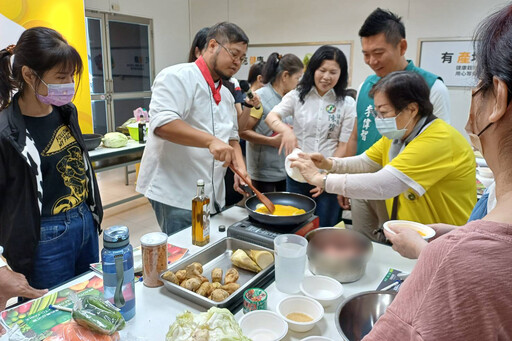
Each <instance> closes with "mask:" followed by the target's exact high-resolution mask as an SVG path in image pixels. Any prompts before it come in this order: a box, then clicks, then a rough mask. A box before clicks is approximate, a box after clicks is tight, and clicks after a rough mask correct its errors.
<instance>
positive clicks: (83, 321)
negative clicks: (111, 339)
mask: <svg viewBox="0 0 512 341" xmlns="http://www.w3.org/2000/svg"><path fill="white" fill-rule="evenodd" d="M72 316H73V319H74V320H75V321H76V323H78V324H79V325H81V326H83V327H86V328H88V329H90V330H92V331H95V332H98V333H100V334H106V335H112V334H114V333H115V332H116V331H118V330H121V329H123V328H124V326H125V323H126V322H125V320H124V318H123V316H122V315H121V313H120V312H119V311H118V310H117V309H116V308H115V307H114V306H113V305H112V304H110V303H109V302H106V301H104V300H103V299H102V298H99V297H96V296H84V297H81V298H80V299H79V300H78V301H77V302H76V303H75V306H74V308H73V313H72Z"/></svg>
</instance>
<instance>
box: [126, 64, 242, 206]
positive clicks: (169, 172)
mask: <svg viewBox="0 0 512 341" xmlns="http://www.w3.org/2000/svg"><path fill="white" fill-rule="evenodd" d="M152 91H153V94H152V96H151V102H150V105H149V113H150V117H151V119H150V122H149V136H148V141H147V143H146V147H145V150H144V155H143V156H142V161H141V167H140V171H139V177H138V179H137V188H136V190H137V191H138V192H140V193H142V194H144V195H145V196H146V197H148V198H149V199H152V200H155V201H158V202H161V203H164V204H166V205H170V206H174V207H178V208H182V209H188V210H190V209H192V204H191V203H192V198H193V197H194V196H195V195H196V183H197V180H198V179H203V180H204V181H205V194H206V195H208V196H209V198H210V202H211V203H212V204H211V205H210V210H211V211H212V212H215V208H214V205H213V202H214V201H217V202H218V203H219V204H220V206H221V207H222V206H224V203H225V190H224V175H225V173H226V168H224V167H222V165H223V162H219V161H216V160H215V159H214V158H213V155H212V154H211V153H210V152H209V150H208V149H207V148H197V147H189V146H184V145H180V144H176V143H173V142H170V141H167V140H164V139H162V138H160V137H158V136H156V135H155V134H154V130H155V128H157V127H161V126H163V125H165V124H167V123H170V122H172V121H174V120H183V121H184V122H186V123H187V124H189V125H191V126H192V127H194V128H196V129H199V130H203V131H205V132H207V133H209V134H212V135H214V136H216V137H217V138H218V139H220V140H221V141H223V142H226V143H229V141H230V140H239V137H238V123H237V115H236V109H235V105H234V99H233V96H232V95H231V93H230V92H229V90H228V89H227V88H226V87H224V86H222V87H221V89H220V95H221V101H220V102H219V104H218V105H217V104H216V103H215V100H214V98H213V94H212V90H211V88H210V86H209V85H208V83H207V81H206V79H205V78H204V77H203V75H202V73H201V71H200V69H199V67H198V66H197V65H196V64H195V63H185V64H178V65H174V66H171V67H168V68H166V69H164V70H162V71H161V72H160V73H159V74H158V75H157V77H156V79H155V82H154V83H153V88H152Z"/></svg>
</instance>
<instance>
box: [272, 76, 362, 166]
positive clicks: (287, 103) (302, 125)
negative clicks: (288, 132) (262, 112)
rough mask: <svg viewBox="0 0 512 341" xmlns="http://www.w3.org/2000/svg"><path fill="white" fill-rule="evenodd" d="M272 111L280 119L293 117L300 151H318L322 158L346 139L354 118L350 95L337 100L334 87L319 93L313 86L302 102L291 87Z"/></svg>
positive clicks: (329, 154)
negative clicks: (322, 93) (321, 94)
mask: <svg viewBox="0 0 512 341" xmlns="http://www.w3.org/2000/svg"><path fill="white" fill-rule="evenodd" d="M272 111H273V112H275V113H276V114H278V115H279V116H281V118H282V119H284V118H285V117H288V116H293V132H294V133H295V136H296V137H297V142H298V144H299V148H300V149H302V151H304V152H306V153H313V152H319V153H322V155H324V156H325V157H329V156H333V154H334V152H335V151H336V148H337V147H338V142H347V141H348V140H349V138H350V134H351V133H352V129H353V128H354V122H355V120H356V117H357V112H356V102H355V100H354V99H353V98H352V97H350V96H346V97H345V98H343V99H339V100H336V93H335V92H334V90H333V89H331V90H329V91H328V92H327V93H325V94H324V95H323V96H320V95H319V94H318V91H317V90H316V87H314V86H313V87H312V88H311V90H310V92H309V93H308V94H307V95H306V97H305V98H304V104H302V103H301V102H300V99H299V92H298V91H297V90H292V91H290V92H289V93H287V94H286V95H285V96H284V97H283V100H282V101H281V103H279V104H278V105H276V106H275V107H274V109H272Z"/></svg>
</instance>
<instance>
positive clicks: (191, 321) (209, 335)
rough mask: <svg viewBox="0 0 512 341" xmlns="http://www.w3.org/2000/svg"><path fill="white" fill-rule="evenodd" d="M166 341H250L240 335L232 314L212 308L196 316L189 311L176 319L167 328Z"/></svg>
mask: <svg viewBox="0 0 512 341" xmlns="http://www.w3.org/2000/svg"><path fill="white" fill-rule="evenodd" d="M166 340H167V341H203V340H204V341H206V340H209V341H251V339H249V338H247V337H245V336H244V335H243V333H242V329H241V328H240V326H239V325H238V323H237V322H236V321H235V318H234V316H233V314H231V312H230V311H229V310H227V309H221V308H216V307H212V308H210V310H208V311H207V312H205V313H200V314H197V315H194V314H192V313H191V312H189V311H185V312H184V313H183V314H181V315H178V316H177V317H176V321H175V322H174V323H173V324H172V325H171V326H170V327H169V332H168V333H167V336H166Z"/></svg>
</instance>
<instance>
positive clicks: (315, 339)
mask: <svg viewBox="0 0 512 341" xmlns="http://www.w3.org/2000/svg"><path fill="white" fill-rule="evenodd" d="M300 341H334V340H333V339H331V338H329V337H326V336H308V337H306V338H304V339H301V340H300Z"/></svg>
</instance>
